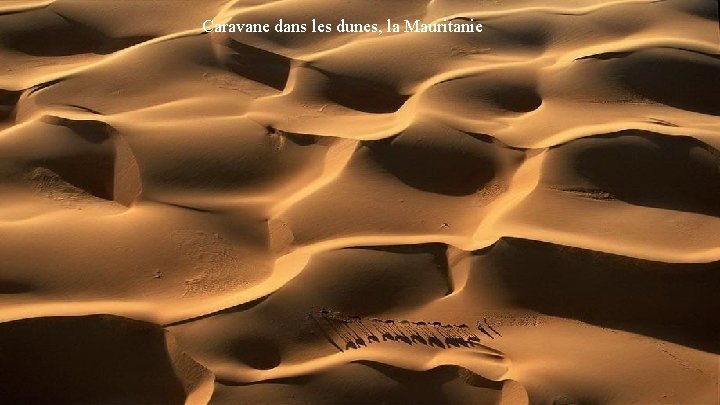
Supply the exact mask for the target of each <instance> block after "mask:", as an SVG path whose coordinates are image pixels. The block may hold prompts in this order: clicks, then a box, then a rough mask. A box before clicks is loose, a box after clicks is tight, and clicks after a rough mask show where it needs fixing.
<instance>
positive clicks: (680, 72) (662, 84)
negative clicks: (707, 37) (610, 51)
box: [609, 48, 720, 115]
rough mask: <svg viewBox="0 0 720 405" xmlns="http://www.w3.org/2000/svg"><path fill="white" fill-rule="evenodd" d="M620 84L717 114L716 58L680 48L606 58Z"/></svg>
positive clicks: (719, 75) (719, 72)
mask: <svg viewBox="0 0 720 405" xmlns="http://www.w3.org/2000/svg"><path fill="white" fill-rule="evenodd" d="M609 63H610V74H611V75H612V77H613V78H615V80H617V81H618V82H619V84H621V85H622V86H623V87H624V88H626V89H628V90H630V91H632V92H633V93H635V94H637V95H639V96H641V97H645V98H649V99H651V100H653V101H656V102H658V103H661V104H665V105H668V106H670V107H675V108H679V109H682V110H687V111H695V112H699V113H702V114H711V115H720V58H718V57H717V56H714V55H706V54H702V53H698V52H691V51H686V50H681V49H670V48H662V49H651V50H643V51H638V52H633V53H632V54H630V55H627V56H625V57H624V58H621V59H616V60H613V61H610V62H609Z"/></svg>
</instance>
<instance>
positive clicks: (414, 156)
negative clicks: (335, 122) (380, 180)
mask: <svg viewBox="0 0 720 405" xmlns="http://www.w3.org/2000/svg"><path fill="white" fill-rule="evenodd" d="M418 132H421V131H417V130H415V131H413V132H412V133H407V132H405V133H402V134H400V135H398V136H395V137H392V138H385V139H381V140H377V141H366V142H364V143H363V145H364V146H365V147H366V148H367V149H368V150H369V152H370V156H371V158H372V159H373V160H375V161H376V162H377V163H378V164H380V165H381V166H382V167H383V168H385V169H386V170H387V171H388V172H390V173H391V174H392V175H394V176H396V177H397V178H398V179H399V180H400V181H402V182H403V183H405V184H407V185H408V186H410V187H413V188H416V189H419V190H422V191H427V192H432V193H437V194H444V195H450V196H465V195H470V194H473V193H475V192H477V191H478V190H479V189H481V188H483V186H485V185H487V184H488V183H489V182H490V181H492V180H493V179H494V178H495V175H496V173H497V171H498V170H499V167H498V163H497V159H498V156H497V155H498V154H499V153H500V151H499V150H498V149H497V148H496V147H495V146H493V145H492V144H491V143H485V142H482V141H474V143H476V144H477V145H475V147H473V148H463V147H462V144H455V145H453V144H451V143H449V142H434V141H433V137H431V136H423V135H425V134H423V133H418Z"/></svg>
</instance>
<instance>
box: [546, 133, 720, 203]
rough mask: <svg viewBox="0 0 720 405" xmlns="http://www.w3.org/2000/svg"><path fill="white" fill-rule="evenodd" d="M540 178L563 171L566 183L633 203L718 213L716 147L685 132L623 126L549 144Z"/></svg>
mask: <svg viewBox="0 0 720 405" xmlns="http://www.w3.org/2000/svg"><path fill="white" fill-rule="evenodd" d="M548 162H549V164H548V165H547V166H546V173H545V174H544V177H545V178H546V179H548V180H549V181H550V182H552V181H553V180H555V179H553V177H557V176H558V175H559V176H565V175H563V174H562V173H565V172H569V173H574V175H577V176H579V177H580V178H579V179H570V180H569V182H571V183H572V182H588V183H590V184H592V185H593V186H595V187H596V189H597V190H596V191H600V192H605V193H607V194H609V196H611V197H613V198H616V199H619V200H622V201H625V202H628V203H631V204H636V205H643V206H648V207H655V208H664V209H671V210H679V211H689V212H695V213H699V214H704V215H711V216H720V170H718V167H720V152H718V151H717V150H715V149H713V148H712V147H711V146H709V145H707V144H705V143H703V142H701V141H699V140H697V139H695V138H691V137H684V136H670V135H662V134H657V133H654V132H648V131H640V130H628V131H622V132H618V133H614V134H610V135H606V136H593V137H588V138H582V139H578V140H575V141H571V142H569V143H567V144H564V145H561V146H558V147H555V148H554V149H553V151H552V152H551V155H550V156H549V157H548Z"/></svg>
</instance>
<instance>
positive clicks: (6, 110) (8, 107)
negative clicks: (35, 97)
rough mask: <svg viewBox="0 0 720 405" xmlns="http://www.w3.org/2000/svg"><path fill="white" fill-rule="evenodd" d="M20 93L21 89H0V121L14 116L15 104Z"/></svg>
mask: <svg viewBox="0 0 720 405" xmlns="http://www.w3.org/2000/svg"><path fill="white" fill-rule="evenodd" d="M21 94H22V92H21V91H12V90H5V89H0V121H5V120H7V119H10V118H12V117H13V116H14V113H15V106H16V105H17V102H18V100H19V99H20V95H21Z"/></svg>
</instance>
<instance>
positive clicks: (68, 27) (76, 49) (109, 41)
mask: <svg viewBox="0 0 720 405" xmlns="http://www.w3.org/2000/svg"><path fill="white" fill-rule="evenodd" d="M55 14H57V15H58V16H59V17H60V18H61V19H62V20H61V22H58V23H57V24H52V25H47V26H44V27H42V28H41V29H38V27H33V29H28V30H23V31H14V32H5V33H3V36H2V38H0V43H2V44H5V46H7V47H9V48H11V49H14V50H17V51H19V52H22V53H25V54H28V55H33V56H67V55H77V54H86V53H92V54H99V55H107V54H110V53H113V52H116V51H119V50H121V49H125V48H128V47H130V46H133V45H137V44H139V43H141V42H145V41H147V40H149V39H152V37H151V36H133V37H120V38H113V37H110V36H107V35H105V33H103V32H102V31H99V30H96V29H94V28H91V27H88V26H86V25H84V24H83V23H81V22H79V21H76V20H74V19H72V18H70V17H68V16H65V15H62V14H59V13H57V12H55Z"/></svg>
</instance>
